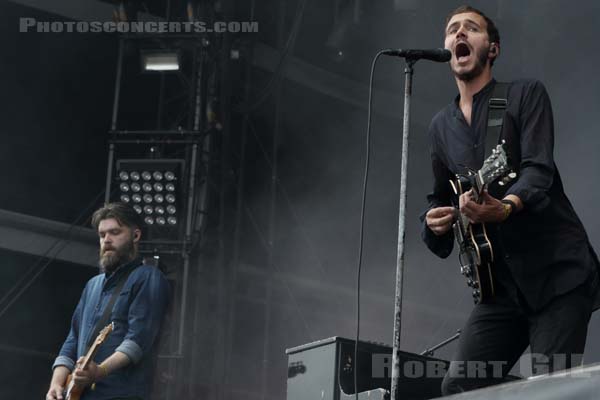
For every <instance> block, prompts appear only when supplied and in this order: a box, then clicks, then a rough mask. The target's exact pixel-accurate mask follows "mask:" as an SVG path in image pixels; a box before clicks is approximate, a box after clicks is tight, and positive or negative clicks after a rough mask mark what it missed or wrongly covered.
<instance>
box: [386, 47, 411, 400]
mask: <svg viewBox="0 0 600 400" xmlns="http://www.w3.org/2000/svg"><path fill="white" fill-rule="evenodd" d="M415 62H417V60H416V59H412V58H406V68H405V69H404V76H405V83H404V120H403V126H402V164H401V168H400V211H399V213H398V215H399V217H398V219H399V222H398V254H397V259H396V295H395V298H394V344H393V346H394V348H393V352H392V384H391V394H392V398H391V400H400V387H399V380H400V357H399V355H400V333H401V326H402V283H403V279H404V241H405V233H406V232H405V231H406V224H405V220H406V175H407V171H406V169H407V166H408V134H409V128H410V98H411V94H412V77H413V73H414V70H413V65H414V64H415Z"/></svg>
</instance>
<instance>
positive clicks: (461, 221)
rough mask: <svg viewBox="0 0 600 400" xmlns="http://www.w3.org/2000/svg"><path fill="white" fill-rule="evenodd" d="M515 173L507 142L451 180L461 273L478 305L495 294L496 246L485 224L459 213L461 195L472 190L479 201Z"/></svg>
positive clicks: (513, 177)
mask: <svg viewBox="0 0 600 400" xmlns="http://www.w3.org/2000/svg"><path fill="white" fill-rule="evenodd" d="M516 176H517V175H516V173H514V172H512V171H510V169H509V166H508V159H507V156H506V152H505V150H504V142H502V144H499V145H498V146H496V148H495V149H493V150H492V154H491V155H490V156H489V157H488V158H487V159H486V160H485V161H484V162H483V166H482V167H481V169H480V170H479V171H477V172H474V171H470V172H469V174H468V175H457V176H456V180H455V181H450V185H451V186H452V190H453V191H454V194H455V195H456V198H455V201H454V204H455V207H456V208H457V210H456V218H455V221H454V224H453V225H452V228H453V229H454V237H455V238H456V243H457V244H458V250H459V254H458V259H459V261H460V272H461V273H462V274H463V275H464V276H465V278H466V279H467V285H468V286H469V287H471V288H472V289H473V292H472V293H473V300H474V301H475V303H476V304H480V303H487V302H489V301H490V300H491V299H492V298H493V297H494V294H495V291H494V277H493V273H492V269H493V263H494V249H493V248H492V243H491V242H490V239H489V237H488V234H487V231H486V227H485V224H471V223H470V222H469V220H468V219H467V218H466V217H465V216H464V215H462V214H461V213H460V211H459V210H458V206H459V198H460V196H461V195H462V194H463V193H466V192H468V191H469V190H471V193H472V196H473V199H474V201H475V202H477V203H480V202H481V194H482V193H483V191H484V190H485V189H486V187H487V185H488V184H490V183H492V182H494V181H495V180H497V179H499V178H502V180H501V181H500V182H499V183H498V184H499V185H500V186H502V185H504V184H506V183H508V182H509V181H510V180H512V179H515V178H516Z"/></svg>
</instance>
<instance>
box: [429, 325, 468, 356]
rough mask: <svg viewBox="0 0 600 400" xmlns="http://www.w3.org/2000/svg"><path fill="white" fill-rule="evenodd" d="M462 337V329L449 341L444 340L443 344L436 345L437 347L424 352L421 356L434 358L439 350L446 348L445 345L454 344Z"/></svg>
mask: <svg viewBox="0 0 600 400" xmlns="http://www.w3.org/2000/svg"><path fill="white" fill-rule="evenodd" d="M459 337H460V329H459V330H457V331H456V333H455V334H454V335H452V336H450V337H449V338H448V339H444V340H443V341H442V342H440V343H438V344H436V345H435V346H433V347H431V348H429V349H427V350H424V351H422V352H421V353H420V354H421V355H422V356H430V357H433V353H434V352H435V351H436V350H437V349H440V348H442V347H444V346H445V345H447V344H449V343H452V342H454V341H455V340H456V339H458V338H459Z"/></svg>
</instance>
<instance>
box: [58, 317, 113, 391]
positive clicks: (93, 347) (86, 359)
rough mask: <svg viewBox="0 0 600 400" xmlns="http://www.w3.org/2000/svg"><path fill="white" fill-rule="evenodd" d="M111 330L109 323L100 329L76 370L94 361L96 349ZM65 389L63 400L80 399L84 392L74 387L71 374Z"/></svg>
mask: <svg viewBox="0 0 600 400" xmlns="http://www.w3.org/2000/svg"><path fill="white" fill-rule="evenodd" d="M113 329H114V326H113V324H112V322H111V323H110V324H108V325H106V326H105V327H104V329H102V330H101V331H100V333H99V334H98V336H97V337H96V340H94V343H92V345H91V346H90V349H89V350H88V352H87V354H86V355H85V357H84V358H83V362H82V363H81V365H79V366H78V367H77V369H85V368H86V367H87V366H88V365H89V363H90V361H92V360H93V359H94V356H95V355H96V352H97V351H98V348H99V347H100V345H101V344H102V343H104V341H105V340H106V338H107V337H108V335H110V333H111V332H112V331H113ZM66 388H67V389H66V391H65V393H64V399H65V400H79V398H80V397H81V394H82V393H83V391H84V390H85V388H82V387H80V386H76V385H75V382H74V381H73V374H69V376H68V377H67V383H66Z"/></svg>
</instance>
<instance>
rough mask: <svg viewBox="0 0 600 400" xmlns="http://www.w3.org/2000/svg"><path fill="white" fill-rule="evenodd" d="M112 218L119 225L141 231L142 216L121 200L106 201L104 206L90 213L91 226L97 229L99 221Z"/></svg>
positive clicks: (142, 225) (142, 226) (142, 224)
mask: <svg viewBox="0 0 600 400" xmlns="http://www.w3.org/2000/svg"><path fill="white" fill-rule="evenodd" d="M110 218H114V219H116V220H117V222H118V223H119V224H120V225H124V226H127V227H129V228H132V229H135V228H138V229H140V230H142V231H143V228H144V225H145V224H144V221H143V220H142V217H140V215H139V214H138V213H137V212H136V211H135V210H134V209H133V208H132V207H131V206H129V205H127V204H125V203H121V202H115V203H107V204H105V205H104V207H101V208H99V209H97V210H96V211H95V212H94V214H93V215H92V226H93V227H94V229H96V230H97V229H98V225H100V221H103V220H105V219H110Z"/></svg>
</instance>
